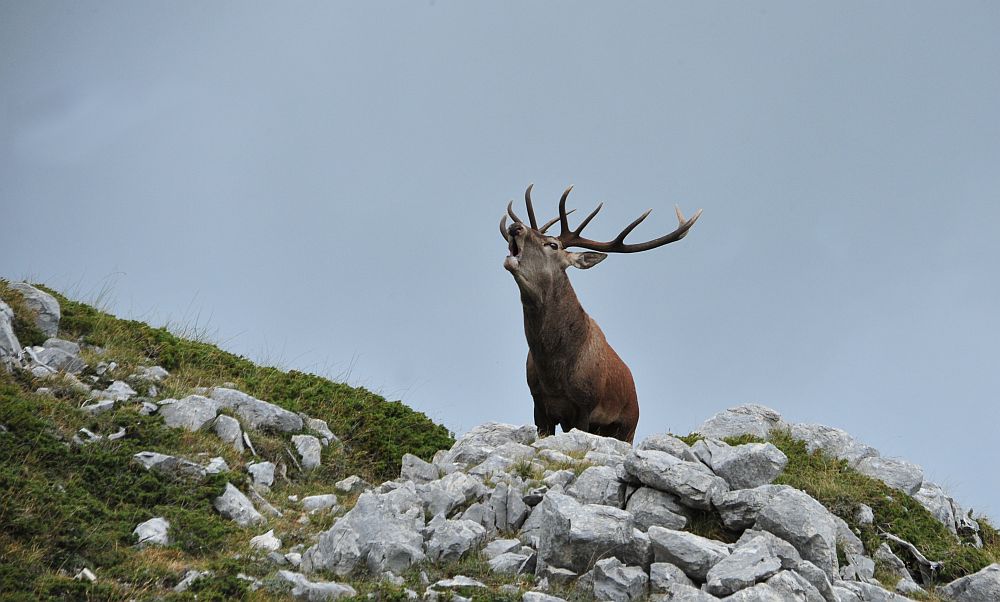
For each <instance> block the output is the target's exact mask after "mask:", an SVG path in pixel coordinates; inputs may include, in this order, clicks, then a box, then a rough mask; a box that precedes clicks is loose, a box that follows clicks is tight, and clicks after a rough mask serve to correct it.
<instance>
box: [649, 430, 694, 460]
mask: <svg viewBox="0 0 1000 602" xmlns="http://www.w3.org/2000/svg"><path fill="white" fill-rule="evenodd" d="M635 448H636V449H652V450H656V451H662V452H667V453H668V454H670V455H671V456H674V457H676V458H678V459H679V460H686V461H688V462H698V461H699V460H698V457H697V456H695V455H694V453H693V452H692V451H691V446H690V445H688V444H687V443H684V442H683V441H681V440H680V439H678V438H677V437H674V436H673V435H668V434H666V433H663V434H659V435H650V436H649V437H646V438H645V439H643V440H642V441H640V442H639V445H637V446H635Z"/></svg>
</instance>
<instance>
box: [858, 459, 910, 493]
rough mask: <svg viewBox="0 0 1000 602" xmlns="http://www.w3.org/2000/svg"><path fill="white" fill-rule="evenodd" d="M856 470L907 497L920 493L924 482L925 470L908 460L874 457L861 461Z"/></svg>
mask: <svg viewBox="0 0 1000 602" xmlns="http://www.w3.org/2000/svg"><path fill="white" fill-rule="evenodd" d="M855 468H856V469H857V471H858V472H860V473H861V474H865V475H868V476H870V477H872V478H873V479H878V480H880V481H882V482H883V483H885V484H886V485H888V486H889V487H892V488H893V489H899V490H900V491H902V492H903V493H905V494H907V495H913V494H915V493H916V492H917V491H919V490H920V486H921V485H922V484H923V482H924V470H923V469H922V468H920V467H919V466H917V465H916V464H914V463H913V462H908V461H906V460H898V459H895V458H880V457H878V456H872V457H868V458H863V459H861V460H859V461H858V463H857V465H856V466H855Z"/></svg>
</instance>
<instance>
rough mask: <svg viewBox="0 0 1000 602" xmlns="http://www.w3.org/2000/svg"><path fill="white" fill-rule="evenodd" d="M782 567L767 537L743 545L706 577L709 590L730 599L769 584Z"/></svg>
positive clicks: (706, 585) (714, 567)
mask: <svg viewBox="0 0 1000 602" xmlns="http://www.w3.org/2000/svg"><path fill="white" fill-rule="evenodd" d="M781 568H782V562H781V559H780V558H778V557H777V556H775V555H774V554H773V552H772V549H771V546H770V545H769V541H768V540H767V538H765V537H760V536H758V537H754V538H752V539H749V540H746V541H743V542H741V543H740V544H738V545H737V546H736V548H735V549H734V550H733V552H732V554H730V555H729V556H726V557H725V558H723V559H722V560H720V561H719V562H718V563H716V564H715V565H714V566H713V567H712V568H711V569H709V571H708V573H707V575H706V584H705V590H706V591H707V592H708V593H710V594H712V595H714V596H720V597H721V596H729V595H731V594H733V593H735V592H737V591H739V590H741V589H745V588H747V587H751V586H752V585H754V584H755V583H759V582H761V581H766V580H767V579H769V578H771V577H773V576H774V575H776V574H777V573H778V572H779V571H780V570H781Z"/></svg>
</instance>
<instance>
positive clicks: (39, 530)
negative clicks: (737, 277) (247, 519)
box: [0, 280, 453, 600]
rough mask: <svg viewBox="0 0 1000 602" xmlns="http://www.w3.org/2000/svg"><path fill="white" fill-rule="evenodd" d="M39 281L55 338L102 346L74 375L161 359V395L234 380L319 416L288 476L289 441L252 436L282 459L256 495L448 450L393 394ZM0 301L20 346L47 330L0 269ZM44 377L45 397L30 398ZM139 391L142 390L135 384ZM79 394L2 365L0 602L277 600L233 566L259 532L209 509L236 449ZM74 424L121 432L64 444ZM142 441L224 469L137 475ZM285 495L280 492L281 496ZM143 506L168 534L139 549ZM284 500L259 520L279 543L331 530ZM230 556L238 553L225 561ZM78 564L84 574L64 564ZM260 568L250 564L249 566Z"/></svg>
mask: <svg viewBox="0 0 1000 602" xmlns="http://www.w3.org/2000/svg"><path fill="white" fill-rule="evenodd" d="M39 288H43V289H44V290H46V291H47V292H49V293H50V294H52V295H53V296H55V297H56V298H57V299H58V300H59V302H60V306H61V310H62V320H61V322H60V333H59V334H60V337H61V338H65V339H69V340H78V341H81V342H83V343H86V344H88V345H95V346H99V347H101V348H104V350H105V352H104V353H103V354H99V353H98V352H97V351H96V350H94V349H89V348H86V347H85V350H84V357H85V359H86V360H87V362H88V364H89V365H90V366H91V367H90V368H88V369H87V370H86V371H85V372H84V373H83V374H81V375H80V379H81V380H83V381H85V382H86V381H87V380H88V379H90V378H91V377H97V375H96V374H95V372H94V370H93V366H95V365H96V364H97V363H98V362H100V361H112V360H113V361H115V362H117V363H118V364H119V365H120V367H119V369H118V370H117V371H116V372H115V373H114V374H113V375H112V374H105V375H103V376H101V377H99V379H98V381H99V382H98V383H97V384H96V385H95V386H99V387H104V386H106V385H108V384H110V382H111V381H112V380H114V379H115V378H124V377H125V376H127V375H129V374H131V373H132V372H133V371H134V370H135V368H136V367H137V366H139V365H147V366H149V365H161V366H163V367H164V368H166V369H167V370H169V371H170V372H171V375H170V377H169V378H168V379H167V380H166V381H165V382H164V383H163V384H162V385H161V386H160V388H161V392H162V394H161V397H162V396H163V395H170V396H175V397H180V396H184V395H187V394H189V393H190V392H191V391H192V390H193V388H194V387H199V386H214V385H219V384H222V383H224V382H232V383H234V384H235V386H236V387H237V388H238V389H240V390H242V391H245V392H247V393H249V394H251V395H254V396H256V397H258V398H261V399H265V400H267V401H270V402H272V403H276V404H278V405H281V406H283V407H285V408H287V409H290V410H293V411H301V412H305V413H306V414H308V415H309V416H311V417H314V418H320V419H323V420H326V422H327V423H328V425H329V427H330V429H331V430H332V431H333V432H334V433H335V434H336V435H337V436H338V437H339V438H340V443H339V444H338V443H334V444H333V445H330V446H329V447H327V448H324V450H323V464H322V466H321V467H320V468H318V469H316V470H313V471H311V472H308V473H305V474H303V473H301V472H299V471H298V470H297V469H296V468H295V466H294V462H292V461H291V460H290V459H289V458H288V455H287V452H286V450H288V449H290V450H293V451H294V446H292V445H291V443H290V436H289V435H288V434H284V433H270V432H256V431H252V432H251V433H250V435H251V438H252V440H253V442H254V446H255V448H256V449H257V452H258V453H259V454H260V455H261V456H262V459H268V460H271V461H274V462H275V463H283V464H285V465H286V466H287V478H285V479H279V480H278V481H277V482H276V483H275V485H274V487H273V488H272V493H271V494H270V495H269V496H268V497H269V498H270V500H271V501H272V503H275V502H279V501H281V500H284V498H285V497H286V496H287V495H291V494H295V495H299V496H300V497H301V496H303V495H310V494H313V493H321V492H322V493H327V492H330V491H332V489H333V483H334V482H336V481H337V480H340V479H341V478H344V477H346V476H349V475H351V474H358V475H360V476H362V477H363V478H365V479H366V480H368V481H370V482H376V483H377V482H381V481H383V480H385V479H387V478H392V477H395V476H396V475H398V471H399V464H400V458H401V457H402V455H403V454H404V453H407V452H408V453H413V454H415V455H418V456H420V457H422V458H425V459H430V457H431V456H432V455H433V454H434V452H436V451H437V450H439V449H442V448H447V447H450V446H451V445H452V443H453V438H452V436H451V434H450V433H449V432H448V430H447V429H446V428H444V427H443V426H440V425H437V424H435V423H433V422H432V421H431V420H430V419H428V418H427V417H426V416H425V415H424V414H422V413H420V412H417V411H414V410H413V409H411V408H409V407H407V406H405V405H403V404H402V403H400V402H398V401H397V402H392V401H387V400H385V399H384V398H382V397H381V396H379V395H377V394H375V393H372V392H371V391H368V390H365V389H361V388H355V387H351V386H348V385H346V384H342V383H336V382H332V381H330V380H328V379H325V378H322V377H319V376H316V375H312V374H306V373H302V372H296V371H288V372H286V371H282V370H279V369H277V368H273V367H266V366H257V365H255V364H254V363H253V362H251V361H249V360H247V359H246V358H243V357H240V356H237V355H234V354H231V353H228V352H226V351H223V350H221V349H219V348H218V347H216V346H214V345H211V344H209V343H207V342H204V341H197V340H190V339H186V338H183V337H181V336H178V335H176V334H174V333H171V332H170V331H168V330H167V329H165V328H153V327H151V326H149V325H147V324H144V323H142V322H137V321H132V320H122V319H118V318H115V317H114V316H112V315H110V314H108V313H106V312H102V311H99V310H97V309H95V308H93V307H90V306H88V305H86V304H83V303H80V302H77V301H72V300H70V299H67V298H65V297H64V296H62V295H60V294H59V293H57V292H55V291H52V290H50V289H47V288H45V287H39ZM0 298H2V299H3V300H4V301H5V302H7V303H8V304H9V305H10V306H11V307H12V308H13V309H14V311H15V315H16V320H15V322H14V326H15V332H16V334H17V335H18V338H19V340H20V341H21V343H22V344H24V345H28V344H38V343H41V342H43V341H44V339H45V337H44V335H42V334H41V333H40V332H39V331H38V329H37V327H35V326H34V323H33V321H32V315H31V313H30V311H29V310H28V309H27V307H26V306H25V305H24V302H23V299H22V298H21V296H20V294H19V293H17V292H16V291H13V290H12V289H10V288H9V287H8V286H7V283H6V282H4V281H2V280H0ZM40 386H45V387H47V388H49V389H51V390H52V392H53V395H37V394H35V393H34V391H35V389H37V388H38V387H40ZM142 392H144V390H142V391H140V393H142ZM84 401H85V399H84V396H83V395H82V394H81V393H79V392H78V391H74V389H73V387H72V386H70V384H69V383H68V382H66V383H61V382H60V381H58V380H47V381H40V380H37V379H35V378H34V377H32V375H31V374H30V373H27V372H24V371H19V372H16V373H14V374H8V373H7V372H5V371H3V370H0V425H3V426H4V427H5V428H6V429H7V430H6V432H0V491H2V492H4V495H3V497H4V501H3V502H2V503H0V592H3V595H2V596H3V599H8V598H10V599H23V600H36V599H64V600H83V599H92V600H127V599H132V598H136V599H147V598H150V597H161V596H162V597H164V598H165V599H167V600H174V599H191V598H192V596H194V595H197V599H199V600H226V599H233V598H240V597H244V596H247V595H249V596H250V597H252V598H253V599H265V600H266V599H285V598H286V596H285V595H284V594H283V593H281V592H282V591H283V590H282V588H281V587H272V588H269V589H268V588H265V590H262V591H260V592H255V593H253V594H252V595H250V594H248V590H247V583H246V582H245V581H242V580H240V579H237V578H236V574H237V573H238V572H248V573H251V574H266V573H267V572H268V571H270V570H272V569H273V567H270V566H263V565H261V566H259V567H255V566H254V565H253V561H252V558H251V557H250V556H249V555H248V554H249V550H248V549H247V542H248V540H249V539H250V537H252V536H254V535H257V534H258V532H257V531H258V530H256V529H242V528H240V527H238V526H235V525H234V523H232V522H230V521H227V520H225V519H223V518H222V517H220V516H219V515H218V513H216V512H215V510H214V509H213V508H212V504H211V502H212V500H213V499H214V498H215V497H216V496H218V495H219V494H220V493H221V491H222V490H223V488H224V486H225V483H226V482H227V481H231V482H233V483H234V484H236V485H237V486H239V487H241V488H243V489H245V484H246V483H245V478H246V477H245V476H244V471H243V464H244V463H246V462H247V461H249V460H250V459H252V458H251V457H249V454H246V455H244V456H242V457H241V456H240V455H239V454H237V453H236V452H235V451H234V450H233V449H231V448H230V447H228V446H227V445H226V444H223V443H222V442H221V441H220V440H219V439H218V438H217V437H215V436H214V435H213V434H211V433H207V432H195V433H191V432H187V431H184V430H180V429H167V428H164V427H163V425H162V419H161V418H160V417H158V416H151V417H148V416H142V415H140V414H139V412H138V405H136V404H122V405H121V407H119V408H118V409H115V410H114V411H111V412H108V413H105V414H101V415H99V416H96V417H95V416H89V415H87V414H85V413H83V412H81V411H80V410H79V409H78V408H79V406H80V405H81V404H82V403H83V402H84ZM81 427H85V428H88V429H90V430H92V431H94V432H97V433H104V434H108V433H113V432H115V431H116V430H118V428H119V427H124V428H125V429H126V436H125V438H123V439H120V440H117V441H107V440H105V441H101V442H97V443H91V444H87V445H85V446H77V445H73V444H71V443H70V441H71V439H72V437H73V435H74V434H75V433H76V432H77V430H78V429H79V428H81ZM140 451H157V452H161V453H167V454H171V455H179V456H183V457H186V458H189V459H193V460H196V461H199V462H201V463H204V462H205V461H206V460H207V458H208V457H210V456H215V455H221V456H223V457H224V458H225V459H226V460H227V462H228V463H229V465H230V467H231V469H232V471H231V472H230V473H225V474H221V475H215V476H210V477H208V478H206V479H204V480H201V481H191V480H175V479H172V478H169V477H166V476H163V475H160V474H157V473H151V472H147V471H146V470H145V469H143V468H141V467H139V466H137V465H135V464H133V463H132V456H133V455H134V454H136V453H138V452H140ZM284 505H286V506H287V502H285V504H284ZM155 516H164V517H166V518H167V520H168V521H170V524H171V529H170V537H171V541H172V543H171V545H170V546H168V547H166V548H147V549H142V550H140V549H138V548H136V547H135V546H134V536H133V535H132V531H133V529H134V528H135V526H136V525H137V524H138V523H140V522H143V521H145V520H148V519H150V518H152V517H155ZM297 518H298V513H297V512H294V511H292V512H290V513H287V514H286V517H285V518H280V519H279V518H274V519H271V521H270V526H273V527H274V528H275V529H276V532H277V533H278V535H279V537H282V539H283V540H284V541H285V542H286V544H288V545H292V544H294V543H296V542H300V543H306V544H308V543H309V541H310V539H309V537H308V534H309V533H313V532H315V530H317V529H319V528H320V527H323V526H329V524H331V523H332V522H333V520H334V517H333V515H330V514H319V515H314V516H312V517H310V518H311V523H312V524H311V525H309V526H308V527H307V526H303V525H299V524H298V523H297V522H296V519H297ZM235 557H242V559H241V560H239V561H236V560H234V558H235ZM83 567H87V568H90V569H91V570H92V571H94V572H95V573H96V574H97V576H98V581H97V583H96V584H89V583H84V582H80V581H75V580H73V579H72V576H73V575H74V574H75V573H76V572H77V571H79V570H80V569H81V568H83ZM192 568H195V569H198V570H206V569H207V570H212V571H213V572H214V576H213V577H211V578H206V579H204V580H202V581H199V582H198V583H197V585H196V586H194V587H193V588H192V589H191V590H190V591H191V593H187V594H183V595H181V594H173V593H171V592H170V590H169V588H170V587H172V586H173V585H175V584H176V583H177V582H178V581H179V580H180V579H181V578H182V577H183V575H184V572H185V571H186V570H188V569H192ZM258 569H259V570H258Z"/></svg>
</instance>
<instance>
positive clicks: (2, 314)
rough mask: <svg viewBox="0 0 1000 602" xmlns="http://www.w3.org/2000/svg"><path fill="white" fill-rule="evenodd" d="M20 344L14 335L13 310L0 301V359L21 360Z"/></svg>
mask: <svg viewBox="0 0 1000 602" xmlns="http://www.w3.org/2000/svg"><path fill="white" fill-rule="evenodd" d="M22 354H23V351H22V350H21V342H20V341H19V340H17V335H16V334H14V310H12V309H11V308H10V306H9V305H7V304H6V303H4V302H3V301H2V300H0V358H10V359H11V360H13V361H18V360H20V359H21V355H22Z"/></svg>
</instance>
